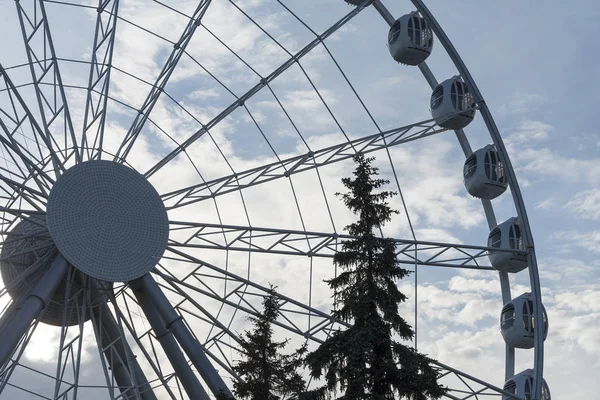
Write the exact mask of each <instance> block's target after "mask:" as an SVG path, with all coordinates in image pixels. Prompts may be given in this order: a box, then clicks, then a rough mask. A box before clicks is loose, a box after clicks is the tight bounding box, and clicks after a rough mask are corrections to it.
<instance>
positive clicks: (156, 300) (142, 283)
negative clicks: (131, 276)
mask: <svg viewBox="0 0 600 400" xmlns="http://www.w3.org/2000/svg"><path fill="white" fill-rule="evenodd" d="M130 284H131V285H133V286H137V287H138V288H139V289H140V290H142V291H143V292H144V293H145V294H146V295H147V296H148V298H149V299H150V300H151V301H152V303H153V304H154V307H155V308H156V311H157V312H158V313H159V314H160V316H161V317H162V318H163V320H164V322H165V326H166V327H167V328H168V329H169V330H170V331H171V332H173V335H174V336H175V338H176V339H177V341H178V342H179V344H180V345H181V348H182V349H183V351H185V353H186V354H187V355H188V357H189V358H190V359H191V360H192V363H193V364H194V366H195V367H196V369H197V370H198V372H200V375H201V376H202V379H204V381H205V382H206V384H207V385H208V387H209V388H210V390H211V392H212V393H213V394H214V395H215V396H217V395H218V394H220V393H224V394H225V395H226V396H229V397H230V398H233V395H232V394H231V391H230V390H229V388H228V387H227V385H225V382H224V381H223V378H221V377H220V376H219V374H218V373H217V371H216V369H215V367H213V365H212V364H211V363H210V361H209V360H208V357H206V354H205V353H204V350H203V349H202V346H201V345H200V343H198V341H197V340H196V339H195V338H194V336H193V335H192V333H191V332H190V331H189V330H188V329H187V327H186V325H185V324H184V323H183V318H182V317H181V316H180V315H179V314H178V313H177V311H175V309H174V308H173V306H172V305H171V303H169V300H168V299H167V296H165V294H164V293H163V292H162V291H161V290H160V288H159V287H158V284H157V283H156V282H155V281H154V279H153V278H152V277H151V276H150V274H146V275H144V276H143V277H141V278H139V279H136V280H135V281H133V282H131V283H130Z"/></svg>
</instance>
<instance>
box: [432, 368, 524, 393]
mask: <svg viewBox="0 0 600 400" xmlns="http://www.w3.org/2000/svg"><path fill="white" fill-rule="evenodd" d="M432 365H433V367H434V368H435V369H436V370H437V371H438V372H439V373H440V376H441V377H440V380H439V382H440V383H441V384H442V385H445V386H446V387H447V388H448V393H447V394H446V396H444V397H446V398H448V399H451V400H467V399H475V400H478V399H501V400H502V399H515V400H524V399H523V397H520V396H517V395H515V394H512V393H509V392H506V391H504V390H503V389H501V388H499V387H497V386H494V385H491V384H489V383H487V382H485V381H482V380H481V379H477V378H476V377H473V376H471V375H469V374H467V373H464V372H461V371H459V370H457V369H455V368H452V367H449V366H448V365H446V364H442V363H441V362H439V361H433V363H432Z"/></svg>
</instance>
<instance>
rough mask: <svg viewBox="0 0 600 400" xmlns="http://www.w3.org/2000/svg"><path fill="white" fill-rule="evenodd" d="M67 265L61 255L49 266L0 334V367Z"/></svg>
mask: <svg viewBox="0 0 600 400" xmlns="http://www.w3.org/2000/svg"><path fill="white" fill-rule="evenodd" d="M68 267H69V264H68V263H67V260H65V259H64V258H63V257H62V256H61V255H59V256H58V257H56V258H55V259H54V261H52V263H51V264H50V268H49V269H48V270H47V271H46V273H45V274H44V276H42V278H41V279H40V280H39V281H38V282H37V284H36V285H35V287H34V288H33V289H32V290H31V292H30V293H29V295H28V296H27V299H26V300H25V302H24V303H23V305H22V306H21V308H20V309H19V310H18V311H16V312H15V315H14V317H13V318H12V320H11V322H10V326H9V327H6V328H5V329H3V331H2V332H1V333H0V365H5V363H6V361H7V360H8V358H9V357H10V355H11V353H12V351H13V349H14V348H15V346H17V344H18V343H19V340H21V337H22V336H23V335H24V334H25V332H27V329H29V326H30V325H31V323H32V322H33V320H34V319H36V318H37V317H38V316H39V315H40V312H42V310H43V309H44V308H46V306H47V305H48V303H49V302H50V299H52V296H53V295H54V292H55V291H56V288H57V287H58V285H59V284H60V282H61V281H62V279H63V277H64V276H65V274H66V272H67V269H68Z"/></svg>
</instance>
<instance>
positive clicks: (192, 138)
mask: <svg viewBox="0 0 600 400" xmlns="http://www.w3.org/2000/svg"><path fill="white" fill-rule="evenodd" d="M369 2H370V0H365V1H363V3H362V4H361V5H360V6H357V7H356V8H355V9H354V10H352V11H351V12H350V13H348V14H347V15H346V16H344V17H343V18H342V19H340V20H339V21H337V22H336V23H335V24H333V25H332V26H331V27H330V28H329V29H327V30H326V31H325V32H323V33H322V34H321V35H320V36H318V37H317V38H316V39H314V40H313V41H311V42H310V43H309V44H307V45H306V46H305V47H304V48H302V49H301V50H300V51H298V52H297V53H296V54H295V55H293V56H292V57H290V58H289V59H288V60H287V61H286V62H284V63H283V64H282V65H280V66H279V67H278V68H277V69H275V70H274V71H273V72H271V73H270V74H269V75H267V76H266V77H264V78H262V79H261V80H260V81H259V83H257V84H256V85H255V86H254V87H252V88H251V89H250V90H248V91H247V92H246V93H244V94H243V95H242V96H240V97H238V98H237V100H236V101H234V102H233V103H232V104H231V105H230V106H229V107H227V108H226V109H224V110H223V111H222V112H221V113H220V114H219V115H217V116H216V117H214V118H213V119H212V120H211V121H210V122H208V123H207V124H206V125H204V126H203V127H202V128H201V129H200V130H198V131H197V132H196V133H194V134H193V135H191V136H190V137H188V138H187V139H186V140H185V141H184V142H183V143H182V144H181V145H179V146H178V147H177V148H176V149H175V150H173V151H172V152H171V153H169V154H167V155H166V156H165V157H164V158H163V159H162V160H160V161H159V162H158V163H156V165H154V166H153V167H152V168H150V169H149V170H148V171H147V172H146V173H145V176H146V177H147V178H148V177H150V176H152V175H153V174H154V173H156V172H157V171H158V170H159V169H161V168H162V167H164V166H165V165H166V164H168V163H169V161H171V160H173V159H174V158H175V157H177V156H178V155H179V154H181V153H182V152H183V151H185V149H187V148H188V147H189V146H191V145H192V144H193V143H194V142H195V141H196V140H198V139H199V138H200V137H202V136H203V135H204V134H205V133H206V132H208V131H209V130H210V129H211V128H213V127H214V126H215V125H217V124H218V123H219V122H221V121H222V120H223V119H225V118H226V117H227V116H228V115H230V114H231V113H232V112H233V111H235V110H236V109H237V108H238V107H239V106H241V105H243V104H244V103H245V102H246V101H247V100H248V99H250V98H251V97H252V96H254V95H255V94H256V93H258V92H259V91H260V90H261V89H263V88H264V87H266V86H267V85H268V84H269V83H271V82H272V81H273V80H274V79H275V78H277V77H278V76H279V75H281V74H282V73H283V72H285V71H286V70H287V69H288V68H290V67H291V66H292V65H294V64H295V63H297V62H298V61H299V60H300V59H301V58H302V57H304V56H305V55H307V54H309V53H310V52H311V51H312V50H313V49H314V48H315V47H316V46H317V45H319V43H321V42H322V41H323V40H325V39H326V38H328V37H329V36H331V35H332V34H333V33H335V32H336V31H337V30H338V29H340V28H341V27H342V26H344V25H345V24H346V23H348V22H349V21H350V20H351V19H352V18H354V17H355V16H356V15H357V14H358V13H359V12H360V11H362V10H363V8H364V7H365V6H366V5H368V3H369Z"/></svg>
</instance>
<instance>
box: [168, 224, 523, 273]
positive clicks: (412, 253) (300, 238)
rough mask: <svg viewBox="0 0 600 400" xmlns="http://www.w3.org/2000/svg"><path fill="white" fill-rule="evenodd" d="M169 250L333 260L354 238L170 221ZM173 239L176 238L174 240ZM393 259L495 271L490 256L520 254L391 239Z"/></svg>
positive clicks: (511, 251) (485, 248) (438, 265)
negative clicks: (199, 249) (501, 253)
mask: <svg viewBox="0 0 600 400" xmlns="http://www.w3.org/2000/svg"><path fill="white" fill-rule="evenodd" d="M170 226H171V231H172V232H174V233H176V234H177V235H171V236H172V238H171V239H170V243H169V246H170V247H171V248H173V249H175V248H181V249H183V248H202V249H212V250H233V251H249V252H258V253H269V254H284V255H294V256H304V257H307V256H308V257H327V258H332V257H333V256H334V255H335V253H336V251H337V249H338V248H339V245H341V244H342V243H343V242H344V241H346V240H348V239H352V238H353V237H352V236H350V235H340V234H337V233H326V232H308V231H294V230H288V229H274V228H257V227H248V226H235V225H218V224H208V223H200V222H199V223H196V222H179V221H171V223H170ZM173 236H177V237H178V238H177V239H174V238H173ZM394 242H395V243H396V255H397V256H398V261H399V262H400V263H402V264H410V265H415V264H416V265H428V266H436V267H450V268H466V269H481V270H494V269H493V268H492V267H491V266H489V265H486V264H482V262H484V263H485V262H486V261H487V257H488V255H489V254H490V253H491V252H510V253H519V254H521V253H523V254H524V252H521V251H513V250H505V249H497V248H491V247H485V246H471V245H464V244H455V243H440V242H428V241H418V240H407V239H394Z"/></svg>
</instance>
